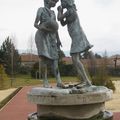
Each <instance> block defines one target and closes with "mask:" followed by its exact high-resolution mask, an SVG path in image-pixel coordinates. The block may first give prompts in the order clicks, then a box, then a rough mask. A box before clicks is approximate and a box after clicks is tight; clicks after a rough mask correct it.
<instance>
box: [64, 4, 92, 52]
mask: <svg viewBox="0 0 120 120" xmlns="http://www.w3.org/2000/svg"><path fill="white" fill-rule="evenodd" d="M65 14H66V15H65V16H66V22H67V28H68V32H69V35H70V37H71V39H72V44H71V51H70V53H71V54H72V53H82V52H85V51H86V50H88V49H90V48H91V47H92V46H91V45H90V43H89V42H88V40H87V37H86V35H85V34H84V32H83V29H82V27H81V25H80V22H79V18H78V15H77V13H76V10H75V7H74V6H73V7H71V9H68V10H67V12H66V13H65Z"/></svg>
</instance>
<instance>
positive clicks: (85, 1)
mask: <svg viewBox="0 0 120 120" xmlns="http://www.w3.org/2000/svg"><path fill="white" fill-rule="evenodd" d="M75 3H76V6H77V10H78V11H77V12H78V15H79V19H80V23H81V26H82V28H83V30H84V32H85V34H86V36H87V38H88V40H89V42H90V43H91V44H93V45H94V48H93V51H95V52H103V51H105V50H107V52H108V53H109V52H114V53H116V54H120V13H119V11H120V0H75ZM59 4H60V3H58V4H57V6H58V5H59ZM41 6H43V0H0V45H1V44H2V42H3V41H4V39H5V38H6V37H7V36H14V38H15V44H16V46H17V48H18V49H23V50H26V49H28V40H29V39H30V36H31V34H33V35H34V34H35V31H36V29H35V28H34V26H33V24H34V20H35V16H36V12H37V9H38V8H39V7H41ZM54 10H55V11H56V8H54ZM59 35H60V38H61V42H62V44H63V48H62V49H63V50H64V51H69V49H70V45H71V39H70V37H69V35H68V32H67V28H66V27H64V28H63V27H61V26H59Z"/></svg>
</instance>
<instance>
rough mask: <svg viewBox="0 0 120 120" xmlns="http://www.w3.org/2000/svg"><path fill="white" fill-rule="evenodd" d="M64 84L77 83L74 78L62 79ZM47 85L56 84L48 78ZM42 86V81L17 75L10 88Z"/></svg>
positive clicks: (53, 79)
mask: <svg viewBox="0 0 120 120" xmlns="http://www.w3.org/2000/svg"><path fill="white" fill-rule="evenodd" d="M61 79H62V81H63V82H64V83H70V82H78V79H77V78H76V77H62V78H61ZM48 80H49V83H56V80H55V78H48ZM40 84H42V79H40V80H39V79H33V78H31V77H30V76H27V75H18V76H16V77H15V78H14V79H13V80H12V87H22V86H31V85H40Z"/></svg>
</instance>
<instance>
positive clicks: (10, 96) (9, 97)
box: [0, 87, 22, 109]
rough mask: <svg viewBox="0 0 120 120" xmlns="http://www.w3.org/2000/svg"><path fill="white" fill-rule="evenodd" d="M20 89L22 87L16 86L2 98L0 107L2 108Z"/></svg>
mask: <svg viewBox="0 0 120 120" xmlns="http://www.w3.org/2000/svg"><path fill="white" fill-rule="evenodd" d="M21 89H22V87H19V88H17V89H16V90H15V91H14V92H13V93H11V94H10V95H8V96H7V97H6V98H5V99H4V100H2V101H1V102H0V109H2V107H3V106H4V105H5V104H6V103H8V102H9V101H10V100H11V99H12V98H13V97H14V96H15V95H16V94H17V93H18V92H19V91H20V90H21Z"/></svg>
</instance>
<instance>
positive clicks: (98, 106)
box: [27, 86, 113, 120]
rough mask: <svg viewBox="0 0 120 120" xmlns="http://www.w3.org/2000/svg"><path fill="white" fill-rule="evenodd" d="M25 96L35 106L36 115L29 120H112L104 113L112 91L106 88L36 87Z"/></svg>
mask: <svg viewBox="0 0 120 120" xmlns="http://www.w3.org/2000/svg"><path fill="white" fill-rule="evenodd" d="M27 95H28V100H29V101H30V102H32V103H34V104H36V105H37V113H34V114H31V115H29V120H44V119H47V120H50V119H52V120H54V119H55V120H59V119H60V120H112V116H113V115H112V113H110V112H107V111H105V101H108V100H110V99H111V98H112V96H111V95H112V91H111V90H109V89H107V88H106V87H102V86H101V87H96V86H91V87H84V88H81V89H76V88H71V89H59V88H39V87H38V88H33V89H31V91H30V92H29V93H28V94H27Z"/></svg>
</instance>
